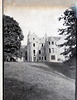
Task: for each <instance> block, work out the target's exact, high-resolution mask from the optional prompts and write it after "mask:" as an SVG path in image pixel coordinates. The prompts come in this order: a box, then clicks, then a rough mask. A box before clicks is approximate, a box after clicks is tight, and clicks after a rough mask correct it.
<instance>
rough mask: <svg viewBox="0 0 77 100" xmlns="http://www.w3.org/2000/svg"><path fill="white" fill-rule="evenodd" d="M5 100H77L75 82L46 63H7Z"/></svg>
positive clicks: (5, 68)
mask: <svg viewBox="0 0 77 100" xmlns="http://www.w3.org/2000/svg"><path fill="white" fill-rule="evenodd" d="M4 100H75V80H74V79H71V78H69V77H67V76H65V75H63V74H61V73H59V72H57V71H56V70H54V69H53V68H52V66H51V68H50V66H48V65H46V64H44V63H28V62H23V63H22V62H21V63H20V62H18V63H17V62H5V63H4Z"/></svg>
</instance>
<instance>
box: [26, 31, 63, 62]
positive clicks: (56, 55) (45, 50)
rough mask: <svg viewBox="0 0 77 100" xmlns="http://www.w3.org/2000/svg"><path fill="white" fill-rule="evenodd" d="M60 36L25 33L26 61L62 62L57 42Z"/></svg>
mask: <svg viewBox="0 0 77 100" xmlns="http://www.w3.org/2000/svg"><path fill="white" fill-rule="evenodd" d="M59 40H60V37H48V36H47V35H46V34H45V36H44V37H42V38H39V37H38V36H37V35H36V34H35V33H33V34H31V33H30V32H29V34H28V35H27V46H26V48H25V49H26V53H25V54H26V59H25V60H26V61H29V62H62V61H63V59H64V57H63V56H62V55H60V48H59V47H58V46H57V42H58V41H59Z"/></svg>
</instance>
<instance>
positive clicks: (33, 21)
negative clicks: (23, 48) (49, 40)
mask: <svg viewBox="0 0 77 100" xmlns="http://www.w3.org/2000/svg"><path fill="white" fill-rule="evenodd" d="M74 1H75V0H5V1H4V14H5V15H8V16H11V17H13V18H14V19H15V20H16V21H17V22H18V23H19V25H20V27H21V29H22V32H23V35H24V40H23V41H22V44H23V45H26V44H27V34H28V32H29V31H30V32H31V33H35V34H36V35H37V36H38V37H43V36H44V35H45V33H47V35H48V36H59V33H58V28H61V27H62V22H59V21H58V18H59V17H60V16H61V15H62V14H63V12H64V11H65V10H66V9H67V8H69V7H70V6H71V5H72V4H73V3H74Z"/></svg>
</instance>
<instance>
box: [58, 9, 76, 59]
mask: <svg viewBox="0 0 77 100" xmlns="http://www.w3.org/2000/svg"><path fill="white" fill-rule="evenodd" d="M62 19H63V21H64V23H63V25H64V26H65V27H64V28H63V29H59V32H60V35H65V37H66V38H65V42H64V43H63V44H60V45H59V46H60V47H63V46H64V47H65V50H64V52H62V53H61V54H62V55H65V57H67V60H70V59H72V58H74V57H76V28H77V27H76V13H75V11H74V10H73V9H72V8H69V9H67V10H66V11H65V12H64V15H63V16H61V17H59V21H60V20H62Z"/></svg>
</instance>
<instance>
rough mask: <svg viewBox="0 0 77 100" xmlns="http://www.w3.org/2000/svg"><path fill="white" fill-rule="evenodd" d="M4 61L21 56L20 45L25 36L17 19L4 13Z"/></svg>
mask: <svg viewBox="0 0 77 100" xmlns="http://www.w3.org/2000/svg"><path fill="white" fill-rule="evenodd" d="M3 34H4V61H8V60H10V59H14V60H15V59H16V57H21V52H20V47H21V41H22V40H23V38H24V36H23V34H22V30H21V28H20V26H19V24H18V22H17V21H15V20H14V19H13V18H11V17H10V16H6V15H3Z"/></svg>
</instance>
